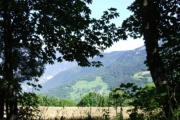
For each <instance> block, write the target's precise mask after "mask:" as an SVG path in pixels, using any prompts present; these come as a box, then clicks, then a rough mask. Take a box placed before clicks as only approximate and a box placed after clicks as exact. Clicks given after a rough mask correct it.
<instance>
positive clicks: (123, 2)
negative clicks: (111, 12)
mask: <svg viewBox="0 0 180 120" xmlns="http://www.w3.org/2000/svg"><path fill="white" fill-rule="evenodd" d="M133 1H134V0H93V3H92V4H91V5H89V7H90V9H91V12H92V17H95V18H100V17H101V15H102V14H103V11H105V10H107V9H108V8H111V7H113V8H117V11H118V12H119V13H120V17H119V18H117V19H115V20H113V22H114V23H115V24H116V25H118V26H119V25H120V24H121V23H122V21H123V20H125V19H126V18H127V17H128V16H129V15H130V14H131V12H130V11H129V10H127V9H126V8H127V7H128V6H129V5H131V3H132V2H133ZM143 44H144V42H143V40H142V39H136V40H134V39H133V38H128V40H125V41H123V40H120V41H119V42H117V43H114V45H113V46H112V47H110V48H108V49H107V50H105V52H111V51H119V50H132V49H135V48H137V47H140V46H142V45H143Z"/></svg>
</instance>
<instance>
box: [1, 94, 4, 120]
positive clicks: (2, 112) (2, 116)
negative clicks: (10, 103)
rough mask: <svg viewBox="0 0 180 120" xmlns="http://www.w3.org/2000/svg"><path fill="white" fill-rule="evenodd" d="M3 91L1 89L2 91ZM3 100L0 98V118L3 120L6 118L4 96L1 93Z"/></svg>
mask: <svg viewBox="0 0 180 120" xmlns="http://www.w3.org/2000/svg"><path fill="white" fill-rule="evenodd" d="M0 92H1V91H0ZM1 97H2V98H1V100H0V111H1V112H0V120H3V118H4V96H3V95H1Z"/></svg>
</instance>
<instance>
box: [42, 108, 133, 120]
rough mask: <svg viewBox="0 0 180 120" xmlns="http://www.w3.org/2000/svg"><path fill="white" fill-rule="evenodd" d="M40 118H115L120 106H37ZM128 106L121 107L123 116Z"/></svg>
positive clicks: (68, 119) (126, 113)
mask: <svg viewBox="0 0 180 120" xmlns="http://www.w3.org/2000/svg"><path fill="white" fill-rule="evenodd" d="M39 109H40V113H39V114H40V115H39V116H40V118H39V119H41V120H62V119H63V120H66V119H67V120H75V119H87V118H91V119H93V118H96V119H98V118H99V119H106V118H109V119H111V120H113V119H115V118H116V116H118V115H119V113H120V111H121V108H120V107H118V108H117V111H116V108H115V107H39ZM128 109H130V107H123V109H122V113H123V118H124V119H127V118H128V117H129V114H128V112H127V110H128Z"/></svg>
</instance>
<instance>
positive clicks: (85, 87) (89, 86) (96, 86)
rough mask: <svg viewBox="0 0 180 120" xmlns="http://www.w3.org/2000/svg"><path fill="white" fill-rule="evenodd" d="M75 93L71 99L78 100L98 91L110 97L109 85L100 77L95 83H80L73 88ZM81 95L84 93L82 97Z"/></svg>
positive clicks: (72, 93) (71, 94)
mask: <svg viewBox="0 0 180 120" xmlns="http://www.w3.org/2000/svg"><path fill="white" fill-rule="evenodd" d="M72 88H73V92H71V93H70V96H71V99H74V100H77V99H79V98H81V97H82V96H84V95H85V94H87V93H89V92H91V91H97V90H98V92H99V93H101V94H103V95H105V96H106V95H108V93H109V90H108V85H107V83H105V82H103V80H102V79H101V77H100V76H97V77H96V79H95V80H94V81H90V82H88V81H83V80H81V81H78V82H77V83H76V84H75V85H74V86H73V87H72ZM79 93H83V94H82V95H81V94H79Z"/></svg>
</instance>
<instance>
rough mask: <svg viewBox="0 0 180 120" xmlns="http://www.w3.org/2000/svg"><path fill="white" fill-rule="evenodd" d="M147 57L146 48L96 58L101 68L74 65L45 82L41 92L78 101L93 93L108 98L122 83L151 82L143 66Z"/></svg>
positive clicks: (140, 83) (106, 54)
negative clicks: (101, 64)
mask: <svg viewBox="0 0 180 120" xmlns="http://www.w3.org/2000/svg"><path fill="white" fill-rule="evenodd" d="M145 57H146V52H145V48H144V47H140V48H137V49H135V50H129V51H116V52H111V53H105V54H104V57H103V58H101V59H100V58H96V59H97V60H100V61H102V63H103V65H104V66H103V67H100V68H95V67H78V66H76V65H75V64H73V66H72V67H70V68H69V69H67V70H65V71H62V72H59V73H57V74H56V75H55V76H54V77H53V78H52V79H50V80H48V81H47V82H45V83H43V84H42V85H43V89H42V90H41V93H45V94H47V95H49V96H50V95H55V96H57V97H60V98H69V99H75V100H79V99H80V97H81V96H83V95H84V94H86V93H88V92H90V91H96V92H99V93H101V94H104V95H107V94H108V92H109V91H110V90H111V89H112V88H115V87H118V86H119V85H120V84H121V83H127V82H134V83H136V84H138V85H143V84H147V83H151V81H152V80H151V77H150V75H149V72H148V71H147V68H146V66H145V65H144V61H145ZM59 67H61V66H59ZM57 69H58V67H57ZM57 69H55V71H56V70H57ZM57 71H58V70H57Z"/></svg>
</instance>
